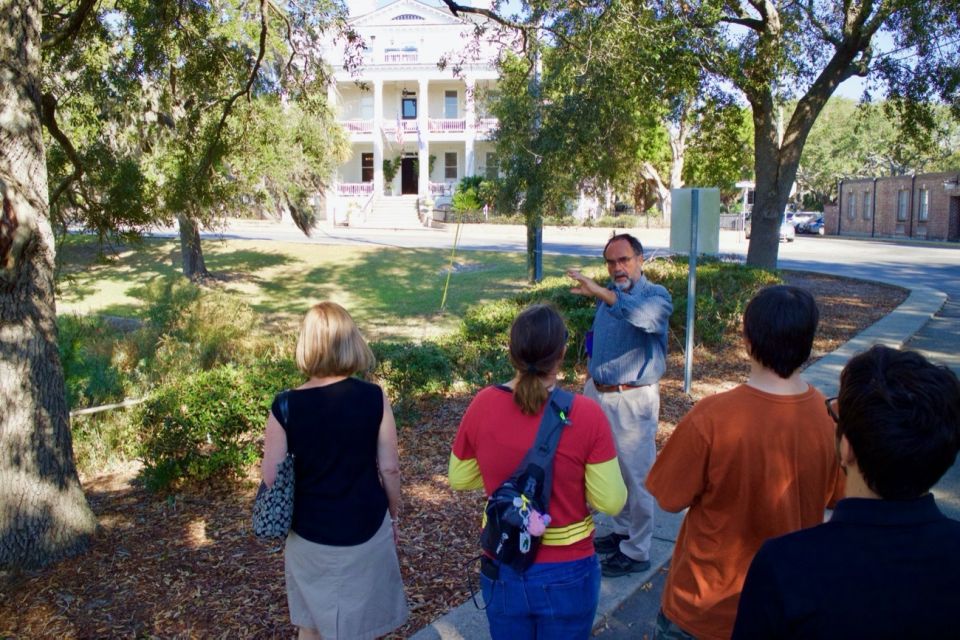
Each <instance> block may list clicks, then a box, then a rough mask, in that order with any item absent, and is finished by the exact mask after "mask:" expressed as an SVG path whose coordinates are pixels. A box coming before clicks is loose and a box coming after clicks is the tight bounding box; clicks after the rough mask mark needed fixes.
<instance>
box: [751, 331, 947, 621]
mask: <svg viewBox="0 0 960 640" xmlns="http://www.w3.org/2000/svg"><path fill="white" fill-rule="evenodd" d="M827 411H828V412H829V413H830V415H831V417H833V419H834V421H836V423H837V450H838V454H839V456H840V465H841V467H843V469H844V470H845V472H846V474H847V482H846V495H847V497H846V498H845V499H843V500H841V501H840V502H838V503H837V507H836V509H835V510H834V512H833V516H832V517H831V518H830V521H829V522H827V523H825V524H821V525H818V526H816V527H812V528H810V529H804V530H802V531H797V532H795V533H792V534H789V535H786V536H782V537H780V538H773V539H771V540H768V541H767V542H766V543H764V545H763V546H762V547H760V551H758V552H757V555H756V556H754V559H753V563H752V564H751V565H750V570H749V571H748V572H747V577H746V582H745V583H744V585H743V592H742V594H741V596H740V605H739V609H738V610H737V621H736V625H735V626H734V630H733V637H734V638H735V639H737V638H739V639H743V638H764V639H766V638H956V637H957V634H958V632H960V627H958V623H957V613H956V610H957V603H960V522H957V521H956V520H951V519H949V518H947V517H946V516H944V515H943V513H941V512H940V510H939V509H938V508H937V505H936V502H935V501H934V499H933V495H932V494H931V493H930V488H931V487H932V486H933V485H934V484H936V483H937V481H938V480H939V479H940V478H941V476H943V474H944V473H945V472H946V471H947V470H948V469H949V468H950V467H951V465H953V463H954V461H955V460H956V457H957V451H958V450H960V381H958V380H957V376H956V375H955V374H954V373H953V372H952V371H950V370H949V369H947V368H946V367H938V366H935V365H933V364H931V363H930V362H928V361H927V360H926V359H924V358H923V356H921V355H920V354H918V353H916V352H913V351H897V350H895V349H890V348H889V347H883V346H875V347H873V348H871V349H870V350H868V351H866V352H864V353H862V354H860V355H858V356H856V357H854V358H853V359H851V360H850V362H849V363H848V364H847V366H846V367H844V369H843V372H842V373H841V374H840V396H839V397H838V398H830V399H829V400H827Z"/></svg>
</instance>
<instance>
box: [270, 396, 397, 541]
mask: <svg viewBox="0 0 960 640" xmlns="http://www.w3.org/2000/svg"><path fill="white" fill-rule="evenodd" d="M271 410H272V411H273V415H275V416H278V417H279V415H280V412H279V410H278V408H277V400H276V398H274V401H273V406H272V407H271ZM288 415H289V419H288V421H287V424H286V425H283V426H284V429H285V431H286V432H287V450H288V451H289V452H290V453H292V454H293V455H294V470H295V472H294V476H295V478H296V482H295V490H294V499H293V525H292V526H291V528H292V529H293V530H294V531H295V532H296V533H297V535H299V536H300V537H302V538H304V539H306V540H309V541H311V542H316V543H319V544H327V545H335V546H352V545H357V544H360V543H363V542H366V541H367V540H369V539H370V538H372V537H373V534H374V533H376V532H377V529H379V528H380V525H382V524H383V518H384V515H385V513H386V510H387V494H386V492H385V491H384V490H383V486H382V485H381V483H380V474H379V472H378V470H377V436H378V434H379V432H380V421H381V420H382V419H383V392H382V391H381V390H380V387H378V386H377V385H375V384H370V383H369V382H364V381H362V380H357V379H356V378H347V379H346V380H341V381H340V382H336V383H334V384H330V385H327V386H325V387H314V388H310V389H297V390H294V391H292V392H291V393H290V399H289V401H288Z"/></svg>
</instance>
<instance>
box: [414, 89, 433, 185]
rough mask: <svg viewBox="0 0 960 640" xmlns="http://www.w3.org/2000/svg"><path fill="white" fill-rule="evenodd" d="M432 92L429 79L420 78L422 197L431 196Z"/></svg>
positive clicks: (419, 113) (418, 182)
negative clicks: (430, 122) (430, 125)
mask: <svg viewBox="0 0 960 640" xmlns="http://www.w3.org/2000/svg"><path fill="white" fill-rule="evenodd" d="M429 116H430V93H429V81H428V80H427V79H426V78H420V89H419V91H417V130H418V133H417V164H418V165H419V167H420V171H419V172H418V173H419V175H418V176H417V193H418V194H419V195H420V197H421V198H429V197H430V143H429V135H430V127H429Z"/></svg>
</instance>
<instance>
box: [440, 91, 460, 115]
mask: <svg viewBox="0 0 960 640" xmlns="http://www.w3.org/2000/svg"><path fill="white" fill-rule="evenodd" d="M443 117H444V118H456V117H457V92H456V91H444V92H443Z"/></svg>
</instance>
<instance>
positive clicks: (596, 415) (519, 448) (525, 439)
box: [453, 387, 617, 562]
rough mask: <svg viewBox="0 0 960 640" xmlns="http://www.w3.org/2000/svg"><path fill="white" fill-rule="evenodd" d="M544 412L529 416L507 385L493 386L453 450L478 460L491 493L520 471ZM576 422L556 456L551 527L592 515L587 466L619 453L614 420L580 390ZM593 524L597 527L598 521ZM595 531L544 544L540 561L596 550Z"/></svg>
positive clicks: (474, 405)
mask: <svg viewBox="0 0 960 640" xmlns="http://www.w3.org/2000/svg"><path fill="white" fill-rule="evenodd" d="M542 415H543V411H542V410H541V411H540V413H538V414H537V415H534V416H528V415H524V414H523V413H522V412H521V411H520V407H518V406H517V404H516V403H515V402H514V401H513V392H512V391H511V390H510V389H508V388H506V387H487V388H485V389H483V390H482V391H480V393H478V394H477V396H476V397H475V398H474V399H473V402H471V403H470V406H469V407H468V408H467V411H466V413H465V414H464V416H463V419H462V420H461V421H460V429H459V431H457V437H456V440H455V441H454V443H453V455H455V456H456V457H457V458H459V459H460V460H470V459H476V461H477V465H478V466H479V467H480V475H481V477H482V478H483V488H484V492H485V493H486V494H487V495H488V496H489V495H490V494H491V493H492V492H493V491H494V490H495V489H496V488H497V487H499V486H500V485H501V484H502V483H503V481H504V480H506V479H507V478H509V477H510V475H511V474H512V473H513V472H514V471H516V469H517V465H519V464H520V461H521V460H522V459H523V456H524V455H526V453H527V451H528V450H529V449H530V447H531V446H532V445H533V441H534V440H535V439H536V437H537V430H538V429H539V427H540V419H541V417H542ZM569 417H570V424H569V425H567V426H566V427H564V428H563V433H562V434H561V436H560V442H559V444H558V445H557V452H556V454H555V456H554V460H553V465H554V466H553V487H552V489H551V491H550V505H549V513H550V518H551V522H550V528H551V529H553V528H562V527H566V526H568V525H571V524H575V523H578V522H582V521H584V520H587V519H588V516H589V515H590V510H589V508H588V507H587V499H586V484H585V482H584V473H585V468H586V465H588V464H599V463H602V462H608V461H610V460H613V459H614V458H616V455H617V451H616V447H615V446H614V443H613V435H612V434H611V432H610V425H609V423H608V422H607V419H606V416H604V415H603V411H602V410H601V409H600V406H599V405H598V404H597V403H595V402H594V401H593V400H590V399H589V398H586V397H584V396H581V395H577V396H575V398H574V401H573V407H572V408H571V410H570V416H569ZM587 524H588V526H589V527H590V528H591V530H592V528H593V523H592V520H589V521H588V523H587ZM593 553H594V550H593V533H592V531H591V533H590V535H588V536H587V537H585V538H583V539H582V540H578V541H577V542H574V543H573V544H568V545H563V546H553V545H549V544H547V543H544V544H542V545H541V546H540V551H539V552H538V553H537V560H536V561H537V562H567V561H570V560H579V559H581V558H586V557H589V556H591V555H593Z"/></svg>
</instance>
